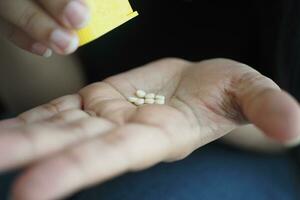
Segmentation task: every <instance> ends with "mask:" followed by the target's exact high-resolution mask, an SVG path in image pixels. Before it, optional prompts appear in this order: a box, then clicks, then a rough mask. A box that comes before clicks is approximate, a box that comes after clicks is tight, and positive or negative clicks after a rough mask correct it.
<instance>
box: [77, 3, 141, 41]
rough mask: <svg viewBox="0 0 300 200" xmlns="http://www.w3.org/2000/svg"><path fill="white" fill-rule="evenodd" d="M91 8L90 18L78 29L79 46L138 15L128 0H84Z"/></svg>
mask: <svg viewBox="0 0 300 200" xmlns="http://www.w3.org/2000/svg"><path fill="white" fill-rule="evenodd" d="M86 2H87V4H88V5H89V7H90V9H91V20H90V23H89V24H88V25H87V27H86V28H83V29H81V30H79V31H78V32H77V33H78V36H79V41H80V46H82V45H84V44H86V43H89V42H91V41H93V40H95V39H97V38H99V37H101V36H102V35H104V34H106V33H108V32H109V31H111V30H113V29H115V28H116V27H118V26H120V25H122V24H123V23H125V22H127V21H129V20H130V19H132V18H134V17H136V16H137V15H138V13H137V12H134V11H133V9H132V8H131V5H130V3H129V1H128V0H86Z"/></svg>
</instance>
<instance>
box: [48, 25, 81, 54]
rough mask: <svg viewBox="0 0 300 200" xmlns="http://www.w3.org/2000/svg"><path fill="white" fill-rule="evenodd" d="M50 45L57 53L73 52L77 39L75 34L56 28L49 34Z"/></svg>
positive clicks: (76, 46) (76, 45) (77, 42)
mask: <svg viewBox="0 0 300 200" xmlns="http://www.w3.org/2000/svg"><path fill="white" fill-rule="evenodd" d="M50 41H51V43H52V44H51V47H52V48H53V50H54V51H56V52H57V53H59V54H70V53H73V52H74V51H75V50H76V49H77V48H78V45H79V40H78V37H77V36H76V35H73V34H71V33H68V32H65V31H62V30H60V29H56V30H54V31H53V32H52V33H51V36H50Z"/></svg>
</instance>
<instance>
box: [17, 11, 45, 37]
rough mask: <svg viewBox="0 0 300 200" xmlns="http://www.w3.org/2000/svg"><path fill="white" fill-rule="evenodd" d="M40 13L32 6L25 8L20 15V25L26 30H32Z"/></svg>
mask: <svg viewBox="0 0 300 200" xmlns="http://www.w3.org/2000/svg"><path fill="white" fill-rule="evenodd" d="M39 16H40V14H39V12H38V11H35V10H33V9H32V8H29V7H28V8H25V9H24V11H23V12H22V13H21V15H20V19H19V21H18V25H19V26H20V27H22V28H23V29H24V30H25V31H31V30H32V29H33V27H34V24H35V22H36V21H37V20H38V18H39Z"/></svg>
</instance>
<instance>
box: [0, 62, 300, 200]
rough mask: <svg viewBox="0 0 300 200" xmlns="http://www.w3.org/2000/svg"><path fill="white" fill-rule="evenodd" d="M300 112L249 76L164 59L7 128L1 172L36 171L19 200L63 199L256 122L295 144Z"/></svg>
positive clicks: (24, 179)
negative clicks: (154, 100) (151, 101)
mask: <svg viewBox="0 0 300 200" xmlns="http://www.w3.org/2000/svg"><path fill="white" fill-rule="evenodd" d="M137 89H143V90H145V91H147V92H153V93H157V94H162V95H165V96H166V105H143V106H139V107H137V106H135V105H133V104H131V103H129V102H128V101H127V100H126V98H127V97H128V96H132V95H133V94H134V92H135V91H136V90H137ZM275 104H276V106H275ZM278 111H280V115H279V114H278V113H277V115H276V112H278ZM299 113H300V112H299V107H298V104H297V102H296V101H294V100H293V99H292V98H291V97H290V96H289V95H287V94H286V93H284V92H282V91H280V89H279V88H278V86H277V85H276V84H275V83H274V82H272V81H271V80H270V79H267V78H266V77H264V76H262V75H261V74H259V73H258V72H256V71H255V70H253V69H251V68H250V67H247V66H245V65H242V64H239V63H236V62H233V61H230V60H223V59H217V60H210V61H205V62H201V63H191V62H187V61H183V60H179V59H165V60H161V61H158V62H154V63H150V64H148V65H147V66H144V67H141V68H138V69H135V70H132V71H129V72H126V73H124V74H120V75H117V76H114V77H111V78H108V79H106V80H104V81H102V82H99V83H95V84H92V85H90V86H88V87H86V88H84V89H82V90H81V91H80V92H79V93H78V94H74V95H69V96H65V97H62V98H59V99H57V100H54V101H52V102H50V103H48V104H45V105H43V106H40V107H37V108H35V109H33V110H31V111H28V112H26V113H23V114H21V115H20V116H19V117H17V118H15V119H10V120H6V121H3V122H1V123H0V130H1V135H0V170H2V171H3V170H8V169H11V168H15V167H21V166H25V165H26V166H28V168H27V169H26V170H25V171H24V173H23V174H22V175H21V177H19V178H18V180H17V181H16V184H15V187H14V196H15V198H16V199H22V200H24V199H28V200H35V199H37V200H44V199H45V200H46V199H57V198H61V197H64V196H66V195H69V194H71V193H73V192H76V191H78V190H79V189H82V188H85V187H87V186H90V185H93V184H96V183H101V182H103V181H105V180H108V179H110V178H112V177H114V176H117V175H119V174H121V173H124V172H127V171H136V170H141V169H145V168H147V167H150V166H152V165H154V164H157V163H159V162H162V161H173V160H179V159H182V158H184V157H185V156H187V155H188V154H190V153H191V152H192V151H194V150H195V149H197V148H199V147H200V146H203V145H205V144H207V143H209V142H211V141H213V140H215V139H218V138H220V137H222V136H223V135H225V134H226V133H228V132H230V131H231V130H233V129H235V128H236V127H238V126H240V125H242V124H245V123H248V122H249V121H250V122H252V123H255V124H256V125H257V126H258V127H260V128H261V129H262V130H264V131H265V132H266V134H268V135H269V136H271V137H273V138H276V139H278V140H281V141H285V140H289V139H290V138H291V137H293V136H294V135H295V134H296V132H297V134H298V130H299V127H298V125H297V124H298V123H296V125H295V123H294V122H295V121H297V120H299V119H300V117H299V116H300V115H299ZM283 130H284V132H285V134H282V132H283Z"/></svg>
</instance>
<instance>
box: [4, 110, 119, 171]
mask: <svg viewBox="0 0 300 200" xmlns="http://www.w3.org/2000/svg"><path fill="white" fill-rule="evenodd" d="M113 127H114V125H113V124H112V123H110V122H108V121H107V120H104V119H100V118H91V117H89V116H88V115H87V114H86V113H84V112H83V111H80V110H71V111H66V112H63V113H60V114H59V115H57V116H55V117H54V118H52V119H51V120H50V121H49V122H47V123H46V122H44V123H37V124H32V125H29V126H25V127H22V128H17V129H12V130H9V131H7V132H5V133H3V134H1V135H0V171H4V170H7V169H11V168H16V167H20V166H22V165H25V164H27V163H30V162H32V161H35V160H37V159H40V158H42V157H45V156H47V155H49V154H53V153H56V152H58V151H61V150H63V149H66V148H68V147H70V145H73V144H75V143H78V142H82V141H84V140H87V139H89V138H92V137H95V136H96V135H99V134H102V133H105V132H107V131H108V130H110V129H112V128H113Z"/></svg>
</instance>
